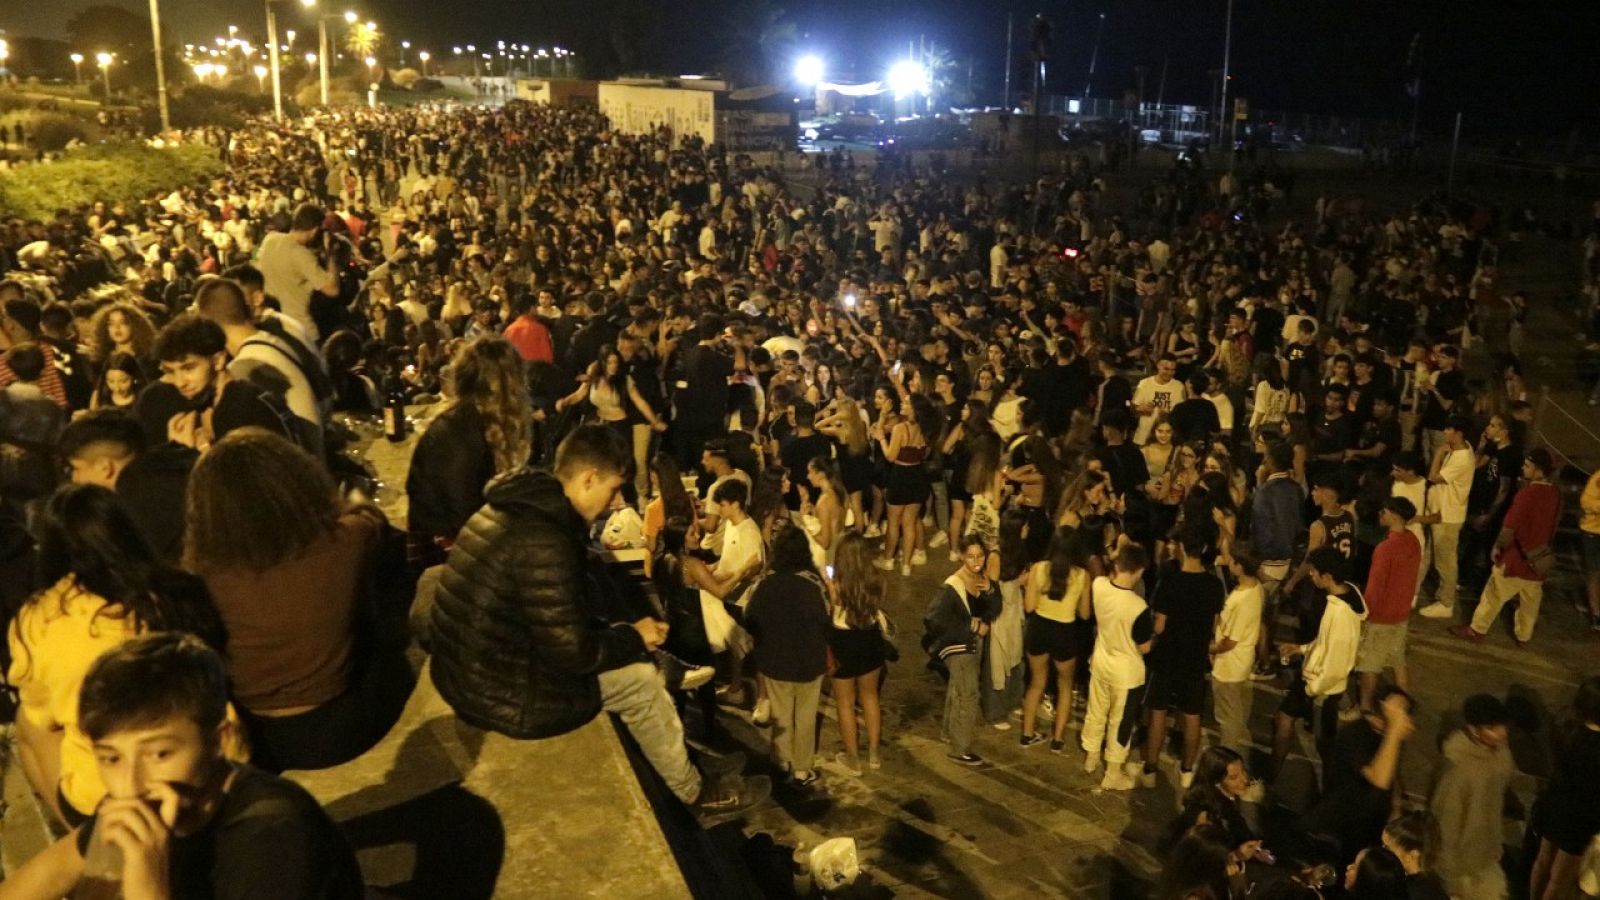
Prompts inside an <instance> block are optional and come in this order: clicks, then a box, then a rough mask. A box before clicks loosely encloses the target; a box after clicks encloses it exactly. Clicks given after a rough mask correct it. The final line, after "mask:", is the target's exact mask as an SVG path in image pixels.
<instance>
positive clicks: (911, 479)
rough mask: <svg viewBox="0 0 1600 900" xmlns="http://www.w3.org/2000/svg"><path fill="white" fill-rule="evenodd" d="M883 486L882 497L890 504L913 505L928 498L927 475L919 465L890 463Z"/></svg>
mask: <svg viewBox="0 0 1600 900" xmlns="http://www.w3.org/2000/svg"><path fill="white" fill-rule="evenodd" d="M885 487H886V490H885V494H886V497H885V498H884V499H886V500H887V501H888V503H889V505H890V506H915V505H917V504H920V503H922V502H923V501H925V500H927V499H928V476H927V474H926V473H925V472H924V471H923V469H922V466H921V465H915V466H901V465H895V464H892V463H891V464H890V466H889V473H888V476H887V478H886V479H885Z"/></svg>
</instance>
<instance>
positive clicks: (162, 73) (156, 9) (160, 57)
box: [106, 0, 172, 132]
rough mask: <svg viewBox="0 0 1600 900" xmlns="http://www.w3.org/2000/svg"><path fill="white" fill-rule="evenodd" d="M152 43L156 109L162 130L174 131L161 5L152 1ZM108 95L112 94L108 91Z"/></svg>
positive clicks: (157, 1) (156, 1)
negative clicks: (168, 98)
mask: <svg viewBox="0 0 1600 900" xmlns="http://www.w3.org/2000/svg"><path fill="white" fill-rule="evenodd" d="M150 42H151V43H152V44H153V45H154V46H155V51H156V108H157V109H158V110H159V111H160V113H161V130H162V131H163V132H166V131H171V130H172V117H171V115H170V114H169V112H168V109H167V65H166V59H165V57H166V54H164V53H162V52H161V3H160V0H150ZM106 93H108V94H109V93H110V91H109V90H108V91H107V92H106Z"/></svg>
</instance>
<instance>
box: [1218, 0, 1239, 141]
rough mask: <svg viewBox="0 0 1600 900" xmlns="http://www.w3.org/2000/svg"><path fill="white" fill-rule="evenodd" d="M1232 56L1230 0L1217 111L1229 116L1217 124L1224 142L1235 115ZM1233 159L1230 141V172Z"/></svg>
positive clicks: (1219, 136) (1231, 10)
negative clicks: (1230, 91)
mask: <svg viewBox="0 0 1600 900" xmlns="http://www.w3.org/2000/svg"><path fill="white" fill-rule="evenodd" d="M1232 55H1233V0H1228V19H1227V26H1226V30H1225V31H1224V32H1223V37H1222V84H1221V86H1220V87H1219V88H1218V94H1219V96H1220V97H1221V98H1222V99H1221V102H1220V103H1219V104H1218V108H1217V111H1218V112H1219V113H1221V114H1222V115H1224V116H1227V117H1228V118H1227V119H1225V120H1223V121H1222V122H1218V123H1217V140H1219V141H1220V140H1222V139H1223V137H1224V136H1226V134H1227V132H1226V130H1225V129H1224V128H1223V124H1224V122H1227V121H1232V120H1233V114H1232V113H1230V112H1229V111H1228V61H1229V59H1230V57H1231V56H1232ZM1234 129H1235V131H1237V130H1238V126H1237V125H1236V126H1234ZM1233 158H1234V149H1233V142H1232V141H1229V142H1228V171H1229V172H1232V171H1233V162H1234V159H1233Z"/></svg>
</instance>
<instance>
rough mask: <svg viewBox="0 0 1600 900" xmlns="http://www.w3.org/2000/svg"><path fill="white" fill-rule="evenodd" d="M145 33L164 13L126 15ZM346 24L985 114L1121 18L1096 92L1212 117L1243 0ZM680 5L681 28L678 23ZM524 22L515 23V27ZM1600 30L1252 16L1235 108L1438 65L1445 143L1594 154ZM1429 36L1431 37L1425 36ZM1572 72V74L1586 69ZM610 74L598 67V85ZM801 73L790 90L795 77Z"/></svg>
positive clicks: (880, 6) (1242, 35)
mask: <svg viewBox="0 0 1600 900" xmlns="http://www.w3.org/2000/svg"><path fill="white" fill-rule="evenodd" d="M92 2H94V0H67V2H62V3H58V4H11V6H12V7H13V8H12V9H9V10H7V11H5V12H0V29H5V30H6V31H8V32H9V33H10V35H11V36H12V37H22V36H30V35H33V36H40V37H48V38H62V37H64V31H63V29H64V26H65V23H66V21H67V20H68V18H70V16H71V15H73V14H74V13H76V12H77V11H79V10H81V9H83V8H85V7H87V6H89V5H92ZM109 2H113V3H114V5H120V6H123V7H125V8H127V9H129V10H131V11H135V12H137V13H139V14H141V15H143V14H144V11H145V10H146V9H147V3H146V2H145V0H109ZM323 5H324V6H327V7H328V8H329V9H332V10H334V11H341V10H343V9H346V8H351V9H355V10H357V11H358V13H359V14H360V15H362V16H363V17H366V18H373V19H376V20H377V21H378V22H379V24H380V27H381V28H382V29H383V31H384V32H385V33H386V34H387V35H388V36H389V37H390V38H391V39H392V40H394V41H396V42H397V41H398V40H400V39H406V40H410V41H411V43H412V45H413V48H414V50H415V49H421V48H423V47H428V48H430V49H431V50H432V51H433V53H434V54H435V58H436V59H442V58H444V57H445V56H446V55H448V53H449V47H450V46H451V45H452V44H464V43H469V42H471V43H476V44H477V45H479V46H480V47H492V46H493V45H494V42H495V41H496V40H506V41H508V42H509V41H515V42H517V43H529V44H532V45H535V46H538V45H545V46H554V45H561V46H567V47H571V48H573V49H575V50H577V51H578V52H579V54H580V55H581V57H582V58H583V59H584V60H585V63H586V64H587V65H590V66H591V67H593V68H595V69H599V70H601V71H605V72H615V71H618V70H630V69H631V70H648V71H652V72H655V73H660V74H677V73H681V72H703V71H712V70H715V69H717V68H718V65H719V63H720V62H722V61H723V60H725V59H727V58H728V57H729V55H730V54H729V53H728V52H727V45H728V41H727V39H726V34H727V32H728V31H730V30H732V26H731V25H730V24H729V23H731V22H734V21H745V22H749V21H750V20H751V19H753V18H756V16H755V15H754V14H752V13H751V12H750V11H751V10H753V9H759V8H763V7H767V8H777V9H782V10H784V11H785V12H786V13H787V16H788V19H789V20H790V21H792V22H793V24H794V26H795V31H796V33H797V35H798V37H797V39H796V40H795V41H794V43H793V45H792V46H793V53H792V54H791V55H798V54H799V53H802V52H814V53H817V54H818V55H820V56H822V57H824V59H826V60H827V61H828V63H829V77H833V78H839V79H841V80H870V79H873V78H878V77H881V76H882V73H883V71H885V70H886V69H887V67H888V65H889V64H890V63H892V62H893V61H894V60H895V59H898V58H902V57H904V55H905V53H906V48H907V46H908V45H909V44H916V43H918V42H920V41H921V40H923V39H926V40H928V41H931V42H934V43H937V44H940V45H942V46H945V47H947V48H949V50H950V51H951V55H952V56H953V57H954V59H955V61H956V66H955V70H954V71H955V77H954V81H955V82H956V83H957V84H958V85H960V86H962V87H964V86H965V84H966V81H967V71H968V67H969V64H970V68H971V73H972V76H971V77H972V83H973V87H974V90H975V93H976V94H977V97H978V99H979V101H980V102H987V103H994V102H997V101H998V99H999V96H1000V90H1001V84H1002V82H1003V67H1004V60H1005V29H1006V13H1007V11H1008V10H1009V11H1010V12H1011V13H1012V14H1013V16H1014V20H1015V23H1016V41H1015V46H1014V55H1013V60H1014V66H1015V70H1014V75H1013V91H1014V96H1016V95H1017V93H1016V92H1019V91H1022V90H1026V89H1027V88H1028V87H1029V84H1028V82H1027V80H1026V78H1027V76H1026V73H1027V70H1028V62H1027V53H1028V42H1027V35H1028V24H1029V21H1030V20H1031V18H1032V16H1033V14H1034V13H1035V12H1043V13H1045V14H1046V15H1047V16H1048V17H1049V18H1050V20H1051V22H1052V25H1053V28H1054V34H1055V40H1054V46H1053V49H1052V53H1051V59H1050V68H1049V73H1050V74H1049V76H1048V79H1047V83H1046V93H1050V94H1065V95H1069V96H1076V95H1079V94H1081V93H1082V91H1083V88H1084V84H1085V81H1086V79H1087V76H1088V68H1089V59H1090V55H1091V53H1092V51H1093V45H1094V38H1095V27H1096V24H1097V22H1098V17H1099V14H1100V13H1102V12H1104V13H1105V14H1106V20H1105V31H1104V36H1103V37H1102V39H1101V42H1100V47H1099V54H1098V58H1097V59H1096V67H1095V68H1096V72H1095V77H1094V86H1093V90H1092V94H1093V95H1094V96H1097V97H1121V96H1123V94H1124V92H1125V91H1128V90H1131V89H1133V88H1134V86H1135V85H1136V76H1135V74H1134V69H1135V67H1136V66H1144V67H1145V68H1146V69H1147V74H1146V78H1145V99H1146V100H1148V101H1152V102H1153V101H1154V100H1155V99H1156V98H1157V94H1158V90H1159V82H1160V78H1161V71H1162V67H1163V64H1164V63H1165V64H1166V66H1167V70H1168V73H1167V81H1166V94H1165V99H1166V101H1167V102H1169V103H1190V104H1194V105H1199V106H1202V107H1203V106H1206V105H1208V104H1209V102H1210V98H1211V95H1212V82H1211V76H1210V74H1209V73H1210V71H1211V70H1213V69H1220V68H1221V66H1222V56H1223V36H1224V19H1225V12H1226V8H1227V2H1226V0H1190V2H1185V3H1182V4H1174V3H1171V2H1157V0H1086V2H1083V3H1066V2H1060V0H1055V2H1042V3H1041V2H1031V3H1024V2H1020V0H996V2H990V3H981V4H974V3H970V2H962V0H924V2H917V3H913V2H909V0H853V2H844V0H804V2H802V0H794V2H790V3H787V4H778V3H766V2H764V0H678V2H673V3H670V4H651V3H648V2H646V0H545V2H541V3H538V4H533V3H530V2H523V0H481V2H476V3H471V4H436V3H419V2H416V0H360V2H354V0H352V2H348V3H338V2H336V0H323ZM662 7H668V10H667V11H665V12H663V11H661V8H662ZM162 17H163V25H164V27H165V29H166V30H167V33H168V35H169V40H168V42H169V43H178V44H181V43H184V42H199V41H203V40H206V39H208V38H209V37H210V36H211V35H213V34H217V33H223V32H224V31H225V27H226V25H227V24H230V23H231V24H236V25H239V26H240V28H241V31H242V32H243V33H245V34H260V33H264V31H265V25H264V21H263V19H264V16H263V13H262V5H261V2H260V0H163V2H162ZM279 19H280V26H279V27H280V28H284V29H287V28H297V29H298V30H299V31H300V32H301V33H302V34H307V33H310V32H311V31H312V30H314V26H313V25H312V24H311V22H312V21H313V20H312V18H311V16H310V15H309V14H308V13H306V12H305V11H304V10H302V9H301V8H300V4H299V3H298V2H287V3H282V4H281V6H280V14H279ZM515 22H521V23H522V24H500V23H515ZM1597 25H1600V8H1597V7H1596V6H1595V5H1593V4H1587V5H1580V4H1578V3H1566V2H1558V3H1548V4H1540V5H1537V6H1534V5H1531V4H1520V5H1516V6H1513V5H1510V4H1464V5H1463V4H1448V3H1444V2H1438V0H1428V2H1411V3H1403V4H1396V3H1387V4H1380V3H1376V2H1370V0H1363V2H1347V3H1333V2H1323V3H1289V2H1280V0H1235V9H1234V31H1233V48H1232V54H1231V57H1232V58H1231V65H1230V72H1231V74H1232V76H1233V77H1232V80H1231V88H1230V94H1231V95H1233V96H1242V97H1245V98H1247V99H1248V100H1249V101H1250V103H1251V105H1252V107H1253V108H1254V109H1257V110H1283V111H1289V112H1293V113H1299V114H1310V115H1328V114H1333V115H1344V116H1363V117H1370V118H1386V119H1391V120H1396V121H1408V120H1409V119H1410V116H1411V105H1412V101H1411V98H1410V97H1409V95H1408V94H1407V93H1406V89H1405V86H1406V83H1407V81H1408V77H1409V72H1408V69H1407V65H1406V63H1407V57H1408V53H1409V51H1410V48H1411V45H1412V43H1413V40H1417V41H1418V44H1419V48H1420V54H1419V61H1420V72H1419V74H1420V78H1421V84H1422V102H1421V108H1420V112H1421V120H1422V126H1423V128H1424V129H1425V130H1427V131H1431V132H1434V133H1439V132H1441V131H1443V130H1445V129H1447V128H1448V127H1449V125H1450V122H1451V120H1452V119H1453V117H1454V115H1455V113H1456V112H1458V111H1459V112H1461V113H1463V114H1464V116H1465V118H1466V122H1467V127H1468V130H1469V131H1477V132H1479V133H1485V132H1491V131H1493V132H1509V131H1522V132H1526V133H1528V134H1530V135H1537V136H1539V137H1546V138H1549V137H1555V138H1564V137H1566V136H1567V135H1569V134H1570V133H1571V132H1572V131H1573V129H1578V130H1579V132H1580V141H1581V140H1583V139H1592V136H1593V134H1594V133H1595V131H1596V129H1597V128H1600V109H1597V108H1596V105H1595V104H1594V103H1593V102H1592V98H1593V97H1594V96H1595V95H1596V94H1597V93H1600V66H1595V65H1582V64H1581V63H1579V62H1578V61H1579V60H1582V59H1584V58H1586V57H1587V55H1588V52H1589V50H1590V49H1591V48H1589V47H1588V46H1586V44H1587V42H1589V41H1592V38H1593V36H1594V35H1595V34H1596V33H1597V29H1596V26H1597ZM1419 36H1420V37H1419ZM1569 61H1571V62H1569ZM591 70H592V69H591ZM782 74H787V73H786V72H785V73H782Z"/></svg>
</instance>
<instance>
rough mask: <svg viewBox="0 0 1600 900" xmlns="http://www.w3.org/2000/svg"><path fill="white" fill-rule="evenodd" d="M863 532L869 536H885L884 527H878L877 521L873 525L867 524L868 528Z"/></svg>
mask: <svg viewBox="0 0 1600 900" xmlns="http://www.w3.org/2000/svg"><path fill="white" fill-rule="evenodd" d="M862 534H864V535H865V536H867V537H869V538H875V537H883V529H881V528H879V527H878V523H877V522H873V523H872V524H871V525H868V526H867V530H866V531H864V532H862Z"/></svg>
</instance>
